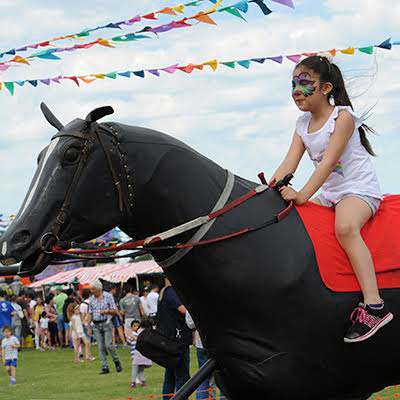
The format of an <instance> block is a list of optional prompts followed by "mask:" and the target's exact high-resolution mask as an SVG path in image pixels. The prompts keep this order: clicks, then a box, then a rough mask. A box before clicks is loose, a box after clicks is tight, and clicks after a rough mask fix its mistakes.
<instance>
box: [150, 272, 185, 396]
mask: <svg viewBox="0 0 400 400" xmlns="http://www.w3.org/2000/svg"><path fill="white" fill-rule="evenodd" d="M149 296H150V295H149ZM186 311H187V310H186V308H185V306H184V305H183V304H182V302H181V301H180V299H179V297H178V296H177V294H176V292H175V290H174V289H173V287H172V285H171V282H170V281H169V279H168V278H167V277H165V287H164V288H163V289H162V291H161V294H160V302H159V305H158V312H157V319H158V324H157V329H158V330H159V331H160V333H162V334H164V335H165V336H167V337H169V338H171V339H175V340H179V341H181V342H182V343H183V344H184V345H186V349H185V352H184V355H183V357H182V359H181V360H180V362H179V363H178V364H177V366H176V367H175V368H166V369H165V374H164V383H163V395H164V396H166V395H170V394H171V393H175V390H176V391H178V390H179V389H180V388H181V387H182V386H183V385H184V384H185V383H186V382H187V381H188V380H189V379H190V373H189V371H190V364H189V363H190V357H189V346H190V345H191V344H193V335H192V331H191V330H190V329H189V328H188V326H187V325H186V322H185V315H186Z"/></svg>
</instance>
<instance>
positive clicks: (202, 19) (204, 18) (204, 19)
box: [192, 12, 217, 25]
mask: <svg viewBox="0 0 400 400" xmlns="http://www.w3.org/2000/svg"><path fill="white" fill-rule="evenodd" d="M192 18H194V19H197V21H200V22H204V23H206V24H211V25H217V24H216V23H215V21H214V20H213V19H212V18H211V17H209V16H208V15H207V14H204V13H203V12H199V13H198V14H196V15H194V16H193V17H192Z"/></svg>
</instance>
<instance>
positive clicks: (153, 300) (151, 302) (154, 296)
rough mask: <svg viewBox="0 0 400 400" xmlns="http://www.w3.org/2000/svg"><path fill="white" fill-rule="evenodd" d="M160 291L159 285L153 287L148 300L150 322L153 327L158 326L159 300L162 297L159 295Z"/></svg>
mask: <svg viewBox="0 0 400 400" xmlns="http://www.w3.org/2000/svg"><path fill="white" fill-rule="evenodd" d="M159 290H160V289H159V287H158V286H157V285H152V286H151V291H150V293H149V294H148V295H147V298H146V302H147V310H148V313H149V320H150V323H151V324H152V325H153V326H155V325H157V311H158V299H159V297H160V295H159V294H158V292H159Z"/></svg>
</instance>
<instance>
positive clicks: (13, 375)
mask: <svg viewBox="0 0 400 400" xmlns="http://www.w3.org/2000/svg"><path fill="white" fill-rule="evenodd" d="M10 368H11V378H13V379H14V380H15V379H16V378H17V368H15V367H13V366H11V367H10Z"/></svg>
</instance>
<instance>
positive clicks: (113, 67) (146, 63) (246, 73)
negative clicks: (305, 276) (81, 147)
mask: <svg viewBox="0 0 400 400" xmlns="http://www.w3.org/2000/svg"><path fill="white" fill-rule="evenodd" d="M236 2H237V1H235V0H233V1H228V0H224V1H223V5H226V6H228V5H232V4H235V3H236ZM265 3H266V4H267V5H268V7H269V8H271V9H272V10H273V13H272V14H270V15H268V16H264V15H263V14H262V13H261V11H260V9H259V8H258V7H257V6H256V5H255V4H254V3H250V8H249V12H248V13H247V14H246V15H245V18H246V19H247V22H244V21H242V20H240V19H239V18H236V17H234V16H232V15H230V14H228V13H217V14H214V15H213V19H214V20H215V22H216V23H217V25H216V26H214V25H209V24H204V23H199V24H197V25H195V26H193V27H190V28H184V29H175V30H173V31H170V32H166V33H162V34H160V35H159V36H158V38H156V37H154V38H153V39H146V40H142V41H137V42H130V43H127V44H121V45H118V46H117V47H116V48H114V49H109V48H106V47H102V46H95V47H94V48H92V49H89V50H83V51H77V52H71V53H67V52H64V53H61V54H60V56H61V57H62V60H58V61H53V60H50V61H47V60H41V59H36V60H35V61H32V63H31V66H25V65H22V64H21V66H19V67H18V68H11V69H9V70H7V71H4V72H0V81H10V80H22V79H44V78H48V77H54V76H57V75H69V76H70V75H86V74H90V73H102V72H112V71H124V70H127V69H128V70H142V69H146V68H162V67H167V66H169V65H173V64H179V65H186V64H189V63H194V64H196V63H202V62H205V61H209V60H212V59H217V60H219V61H231V60H243V59H248V58H256V57H268V56H277V55H289V54H296V53H299V52H313V51H320V50H327V49H331V48H338V49H343V48H346V47H348V46H355V47H361V46H369V45H373V44H376V45H377V44H379V43H381V42H383V41H384V40H385V39H387V38H389V37H391V38H392V39H393V40H399V39H400V31H399V29H398V21H399V20H400V3H399V2H398V0H384V1H382V0H346V1H342V0H341V1H340V0H324V1H319V2H316V1H312V0H294V4H295V9H294V10H293V9H291V8H288V7H285V6H282V5H281V4H278V3H276V2H272V1H270V0H265ZM178 4H180V3H179V2H178V1H176V0H175V1H174V0H168V1H166V0H164V1H158V0H157V1H156V0H146V1H142V0H135V1H120V2H110V1H109V0H107V1H106V0H91V1H87V2H81V1H80V2H78V1H76V0H70V1H69V2H54V1H48V0H37V1H35V2H33V1H28V0H0V12H1V15H2V29H1V36H0V51H7V50H9V49H10V48H14V47H20V46H23V45H27V44H31V43H36V42H40V41H45V40H48V39H50V38H53V37H55V36H59V35H66V34H71V33H77V32H80V31H82V30H83V29H85V28H88V27H94V26H97V25H104V24H107V23H109V22H116V21H121V20H127V19H129V18H131V17H133V16H135V15H138V14H139V15H143V14H146V13H149V12H152V11H157V10H159V9H161V8H163V7H171V6H175V5H178ZM210 5H211V3H210V2H207V3H205V5H204V6H203V7H201V8H196V7H191V8H189V7H187V9H186V12H185V15H186V16H189V15H193V14H195V13H196V12H198V11H200V10H204V9H206V8H208V7H209V6H210ZM173 19H176V17H175V18H174V17H172V16H165V17H163V18H161V19H160V21H149V23H147V22H146V24H147V25H152V26H155V25H156V24H157V25H159V24H161V23H167V22H170V21H171V20H173ZM143 26H145V24H136V25H133V26H131V27H127V28H124V29H123V30H122V32H121V33H128V32H132V31H135V30H138V29H141V28H142V27H143ZM116 34H119V32H118V33H116V30H110V29H108V30H101V31H97V32H96V33H94V34H93V35H92V36H90V37H89V39H90V40H95V39H97V38H99V37H102V38H111V37H113V36H115V35H116ZM73 44H76V42H75V41H74V42H68V41H64V42H58V46H72V45H73ZM21 54H22V53H21ZM27 54H29V52H25V53H23V54H22V55H27ZM3 60H6V58H3V59H2V61H3ZM335 62H336V63H337V64H338V65H339V67H340V68H341V69H342V71H343V73H344V76H345V79H346V82H347V85H348V89H349V92H350V95H351V96H352V100H353V104H354V108H355V110H356V111H357V112H359V113H361V114H363V113H365V112H367V111H368V110H371V108H372V110H371V112H370V117H369V118H368V124H369V125H371V126H372V127H374V128H375V130H376V131H377V132H378V135H374V136H371V137H370V140H371V143H372V145H373V148H374V149H375V151H376V153H377V154H378V157H376V158H374V165H375V168H376V170H377V172H378V176H379V179H380V182H381V187H382V191H383V192H384V193H400V179H399V175H400V163H399V162H398V153H399V150H400V136H399V128H400V121H399V118H398V110H399V109H400V96H399V95H398V93H399V89H400V79H399V77H398V66H399V62H400V46H394V47H393V49H392V50H391V51H388V50H384V49H377V51H376V52H375V54H374V55H372V56H371V55H367V54H363V53H359V52H357V53H356V54H355V55H353V56H350V55H344V54H338V55H337V56H336V57H335ZM294 66H295V64H294V63H293V62H291V61H288V60H286V61H284V62H283V64H281V65H279V64H277V63H275V62H273V61H266V62H265V63H264V64H256V63H252V64H251V67H250V68H249V69H245V68H242V67H238V66H237V67H236V68H235V69H230V68H227V67H225V66H223V65H220V66H219V67H218V68H217V70H216V71H215V72H213V71H212V70H211V68H209V67H207V68H205V69H204V70H203V71H194V72H193V73H192V74H185V73H183V72H181V71H177V72H175V73H174V74H171V75H169V74H166V73H165V74H164V73H162V74H161V76H160V77H159V78H158V77H156V76H152V75H150V76H146V78H144V79H141V78H138V77H135V78H130V79H127V78H123V77H119V78H118V79H115V80H114V79H104V80H96V81H95V82H93V83H91V84H84V83H83V82H82V83H81V87H80V88H78V87H77V86H76V84H75V83H73V82H72V81H62V84H61V85H57V84H56V83H54V84H52V85H50V86H46V85H43V84H39V85H38V87H36V88H34V87H33V86H31V85H26V86H24V87H17V88H16V92H15V94H14V96H10V95H9V93H8V91H7V90H5V89H3V90H2V91H1V92H0V105H1V106H0V121H1V131H0V180H1V195H0V214H4V215H9V214H12V213H16V212H17V211H18V209H19V207H20V205H21V203H22V201H23V198H24V196H25V194H26V192H27V189H28V187H29V184H30V182H31V179H32V177H33V174H34V171H35V169H36V159H37V155H38V154H39V152H40V150H41V149H42V148H43V147H44V146H46V145H47V144H48V143H49V141H50V138H51V136H52V135H53V134H54V133H55V132H54V128H52V127H51V126H50V125H49V124H48V123H47V122H46V120H45V119H44V117H43V116H42V114H41V112H40V108H39V105H40V103H41V102H42V101H44V102H45V103H46V104H47V105H48V106H49V108H50V109H51V110H52V111H53V112H54V114H55V115H56V116H57V117H58V118H59V119H60V121H61V122H62V123H63V124H66V123H68V122H69V121H71V120H73V119H75V118H77V117H80V118H84V117H85V116H86V115H87V114H88V113H89V112H90V111H91V110H92V109H94V108H96V107H99V106H103V105H111V106H112V107H113V108H114V110H115V113H114V114H113V115H112V116H109V117H107V118H106V119H105V120H108V121H116V122H121V123H126V124H130V125H136V126H144V127H148V128H152V129H157V130H160V131H162V132H164V133H167V134H169V135H172V136H175V137H177V138H179V139H181V140H183V141H184V142H185V143H187V144H188V145H190V146H192V147H194V148H195V149H196V150H197V151H199V152H200V153H203V154H204V155H206V156H207V157H209V158H211V159H213V160H214V161H216V162H217V163H218V164H220V165H221V166H223V167H224V168H227V169H230V170H231V171H232V172H234V173H235V174H237V175H241V176H243V177H245V178H247V179H251V180H254V181H257V174H258V173H259V172H260V171H264V172H265V175H266V176H267V178H269V177H270V176H271V175H272V174H273V172H274V171H275V170H276V169H277V167H278V166H279V164H280V163H281V161H282V160H283V158H284V156H285V154H286V152H287V150H288V147H289V145H290V142H291V138H292V135H293V131H294V127H295V122H296V119H297V117H298V116H300V113H301V112H300V111H298V109H297V108H296V106H295V104H294V103H293V101H292V99H291V93H290V91H291V73H292V70H293V68H294ZM312 171H313V166H312V163H311V161H310V160H309V159H308V157H307V155H305V156H304V157H303V160H302V162H301V164H300V166H299V168H298V170H297V171H296V174H295V178H294V180H293V185H294V187H295V188H296V189H301V188H302V186H303V185H304V184H305V183H306V181H307V180H308V178H309V177H310V175H311V173H312Z"/></svg>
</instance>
